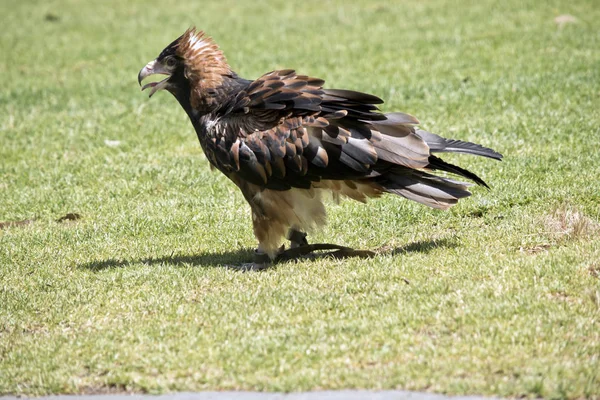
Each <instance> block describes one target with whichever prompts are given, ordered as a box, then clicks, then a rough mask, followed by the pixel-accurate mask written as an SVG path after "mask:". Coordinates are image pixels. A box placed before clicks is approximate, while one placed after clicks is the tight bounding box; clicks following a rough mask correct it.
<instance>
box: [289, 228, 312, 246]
mask: <svg viewBox="0 0 600 400" xmlns="http://www.w3.org/2000/svg"><path fill="white" fill-rule="evenodd" d="M287 239H288V240H289V241H290V249H295V248H297V247H302V246H308V240H306V232H301V231H297V230H296V229H290V230H289V232H288V234H287Z"/></svg>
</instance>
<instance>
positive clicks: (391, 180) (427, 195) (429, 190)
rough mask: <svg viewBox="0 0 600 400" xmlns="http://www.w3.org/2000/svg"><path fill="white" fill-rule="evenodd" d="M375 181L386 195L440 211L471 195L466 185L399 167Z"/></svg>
mask: <svg viewBox="0 0 600 400" xmlns="http://www.w3.org/2000/svg"><path fill="white" fill-rule="evenodd" d="M375 181H376V182H377V183H378V184H379V185H381V186H382V188H383V189H384V190H385V191H386V192H388V193H394V194H397V195H400V196H402V197H405V198H407V199H409V200H414V201H417V202H419V203H421V204H424V205H426V206H429V207H432V208H438V209H442V210H445V209H448V208H449V207H451V206H453V205H454V204H456V203H457V202H458V200H459V199H462V198H464V197H468V196H470V195H471V192H469V190H468V189H467V187H468V186H469V184H468V183H464V182H457V181H454V180H451V179H447V178H442V177H440V176H435V175H431V174H428V173H427V172H423V171H419V170H413V169H410V168H406V167H401V166H398V167H396V168H393V169H391V170H389V171H388V172H386V173H385V174H383V175H380V176H378V177H377V178H376V179H375Z"/></svg>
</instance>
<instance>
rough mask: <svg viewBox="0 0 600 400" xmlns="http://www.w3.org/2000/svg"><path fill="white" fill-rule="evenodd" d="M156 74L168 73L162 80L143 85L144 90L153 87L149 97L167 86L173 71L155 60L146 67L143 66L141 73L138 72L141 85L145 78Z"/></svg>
mask: <svg viewBox="0 0 600 400" xmlns="http://www.w3.org/2000/svg"><path fill="white" fill-rule="evenodd" d="M156 74H161V75H167V77H166V78H165V79H163V80H162V81H159V82H150V83H147V84H145V85H144V86H142V90H146V89H148V88H152V90H151V91H150V95H149V96H148V97H152V95H153V94H154V93H156V92H158V91H159V90H162V89H164V88H166V87H167V81H168V80H169V78H170V77H171V73H170V72H169V71H168V70H167V69H166V68H165V67H164V66H163V65H162V64H161V63H159V62H157V61H156V60H154V61H150V62H149V63H148V64H146V66H145V67H144V68H142V69H141V70H140V73H139V74H138V83H139V84H140V85H141V84H142V81H143V80H144V79H145V78H147V77H149V76H150V75H156Z"/></svg>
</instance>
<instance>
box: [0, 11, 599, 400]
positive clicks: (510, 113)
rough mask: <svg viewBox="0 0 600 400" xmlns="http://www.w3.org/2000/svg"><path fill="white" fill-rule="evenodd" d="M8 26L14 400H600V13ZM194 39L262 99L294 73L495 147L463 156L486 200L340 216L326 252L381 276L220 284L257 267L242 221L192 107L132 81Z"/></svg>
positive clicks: (6, 202)
mask: <svg viewBox="0 0 600 400" xmlns="http://www.w3.org/2000/svg"><path fill="white" fill-rule="evenodd" d="M0 15H1V17H0V19H1V21H2V26H3V30H2V35H1V36H0V50H1V53H2V56H1V57H0V71H1V73H2V74H1V75H2V89H0V205H1V206H0V394H19V395H42V394H52V393H107V392H121V391H130V392H150V393H159V392H168V391H180V390H185V391H192V390H260V391H297V390H320V389H342V388H370V389H390V388H399V389H408V390H424V391H430V392H439V393H448V394H483V395H496V396H510V397H521V396H525V397H544V398H571V399H576V398H596V399H598V398H600V278H599V276H600V239H598V237H599V235H600V222H599V220H600V179H599V177H600V154H599V150H600V34H599V31H598V21H599V20H600V7H598V4H597V1H596V0H589V1H543V0H539V1H533V0H518V1H517V0H508V1H505V2H496V1H492V0H484V1H480V2H469V1H461V2H458V1H452V0H428V1H418V0H408V1H397V2H388V1H368V0H363V1H352V2H348V1H313V0H308V1H302V2H293V1H273V2H260V1H256V2H251V1H247V2H242V1H233V0H227V1H206V2H187V4H184V2H180V1H175V0H163V1H149V0H145V1H140V0H136V1H131V2H123V1H116V0H107V1H102V2H80V1H75V0H71V1H68V0H65V1H53V0H50V1H21V2H13V1H9V0H0ZM557 17H558V19H557ZM191 25H197V26H198V27H199V28H201V29H203V30H205V31H207V32H208V33H209V34H210V35H211V36H213V37H214V38H215V40H216V41H217V42H218V43H219V44H220V45H221V47H222V49H223V50H224V51H225V54H226V55H227V57H228V60H229V62H230V64H231V65H232V66H233V68H234V69H235V70H236V71H237V72H238V73H239V74H240V75H242V76H244V77H247V78H255V77H258V76H260V75H261V74H262V73H264V72H267V71H270V70H273V69H276V68H295V69H296V70H297V71H299V72H301V73H303V74H308V75H311V76H317V77H321V78H323V79H325V80H326V81H327V84H326V85H327V86H328V87H338V88H348V89H354V90H360V91H365V92H369V93H373V94H375V95H378V96H380V97H382V98H383V99H385V100H386V103H385V104H384V105H383V107H382V109H383V110H384V111H399V110H402V111H405V112H408V113H410V114H413V115H415V116H417V117H418V118H419V120H420V121H421V123H422V126H423V127H424V128H426V129H428V130H431V131H433V132H437V133H440V134H442V135H444V136H447V137H453V138H457V139H463V140H470V141H475V142H478V143H482V144H484V145H486V146H489V147H492V148H494V149H496V150H498V151H500V152H501V153H503V154H504V155H505V159H504V161H503V162H500V163H499V162H494V161H492V160H487V159H479V158H473V157H468V156H456V157H454V156H450V157H444V158H446V159H448V160H450V161H454V162H457V163H460V165H461V166H464V167H467V168H469V169H471V170H473V171H475V172H477V173H478V174H479V175H480V176H481V177H482V178H484V179H485V180H486V181H487V182H488V183H489V184H490V186H491V190H489V191H488V190H486V189H483V188H475V189H474V195H473V196H472V197H470V198H468V199H465V200H464V201H461V203H460V204H459V205H458V206H456V207H454V208H453V209H451V210H450V211H448V212H441V211H436V210H430V209H428V208H426V207H424V206H421V205H419V204H416V203H413V202H409V201H407V200H404V199H402V198H396V197H391V196H388V197H385V198H382V199H378V200H374V201H371V202H369V204H368V205H367V206H365V205H363V204H359V203H355V202H352V201H344V202H342V203H340V204H335V203H333V202H331V203H330V204H329V206H328V210H329V223H328V226H327V227H326V228H325V229H324V230H322V231H321V232H318V233H316V234H314V235H312V236H310V237H309V239H311V240H313V241H316V242H335V243H339V244H343V245H348V246H352V247H354V248H360V249H367V250H373V251H375V252H376V253H377V255H376V257H374V258H372V259H358V258H352V259H346V260H332V259H328V258H323V259H318V260H312V261H311V260H304V261H300V262H286V263H281V264H279V265H277V266H275V267H273V268H270V269H268V270H266V271H261V272H242V271H239V270H235V269H232V268H229V267H227V265H231V264H234V265H235V264H240V263H242V262H246V261H249V260H250V259H251V256H252V249H253V247H254V246H255V240H254V237H253V234H252V229H251V222H250V212H249V208H248V207H247V205H246V203H245V201H244V200H243V198H242V196H241V194H240V193H239V192H238V190H237V189H236V188H235V187H234V186H233V184H231V183H230V182H229V181H228V180H227V179H226V178H225V177H224V176H222V175H221V174H218V173H215V172H212V171H211V170H210V168H209V166H208V162H207V160H206V158H205V157H204V155H203V154H202V151H201V149H200V146H199V144H198V143H197V138H196V135H195V133H194V131H193V129H192V127H191V125H190V123H189V121H188V119H187V116H186V115H185V113H184V111H183V110H182V109H181V108H180V107H179V105H178V104H177V103H176V101H175V99H173V98H172V97H171V96H170V95H168V94H167V93H159V94H157V95H156V96H154V97H153V98H152V99H151V100H149V99H148V98H147V95H146V94H145V93H140V92H139V86H138V84H137V81H136V77H137V73H138V71H139V69H140V68H141V67H142V66H144V65H145V63H146V62H148V61H150V60H151V59H153V58H154V57H156V56H157V55H158V53H159V52H160V50H162V48H163V47H164V46H165V45H167V44H168V43H169V42H170V41H171V40H173V39H174V38H176V37H177V36H178V35H180V34H181V33H182V32H183V31H184V30H185V29H186V28H188V27H189V26H191ZM68 213H77V214H78V215H79V216H80V218H78V219H73V220H62V221H60V222H59V221H57V220H58V219H59V218H61V217H63V216H65V215H66V214H68ZM18 221H26V222H22V223H18Z"/></svg>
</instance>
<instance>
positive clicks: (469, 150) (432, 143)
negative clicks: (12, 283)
mask: <svg viewBox="0 0 600 400" xmlns="http://www.w3.org/2000/svg"><path fill="white" fill-rule="evenodd" d="M415 133H416V134H417V135H418V136H419V137H420V138H421V139H423V140H424V141H425V143H427V145H428V146H429V148H430V150H431V152H432V153H463V154H472V155H476V156H483V157H488V158H493V159H494V160H502V154H500V153H498V152H496V151H494V150H492V149H489V148H487V147H483V146H481V145H479V144H476V143H471V142H463V141H462V140H456V139H445V138H443V137H441V136H438V135H436V134H435V133H431V132H427V131H423V130H420V129H417V130H416V131H415Z"/></svg>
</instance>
